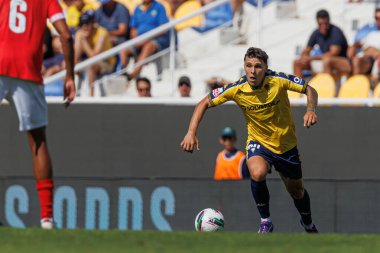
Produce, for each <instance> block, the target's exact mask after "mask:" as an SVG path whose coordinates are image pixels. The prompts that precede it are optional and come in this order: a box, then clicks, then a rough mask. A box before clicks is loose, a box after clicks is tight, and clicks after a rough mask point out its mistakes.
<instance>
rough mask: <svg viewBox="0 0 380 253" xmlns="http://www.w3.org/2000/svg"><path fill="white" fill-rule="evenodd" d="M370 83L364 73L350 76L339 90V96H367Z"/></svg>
mask: <svg viewBox="0 0 380 253" xmlns="http://www.w3.org/2000/svg"><path fill="white" fill-rule="evenodd" d="M369 94H370V83H369V80H368V78H367V77H366V76H365V75H355V76H352V77H350V78H349V79H348V80H347V81H346V82H345V84H344V85H342V87H341V88H340V90H339V97H340V98H368V97H369Z"/></svg>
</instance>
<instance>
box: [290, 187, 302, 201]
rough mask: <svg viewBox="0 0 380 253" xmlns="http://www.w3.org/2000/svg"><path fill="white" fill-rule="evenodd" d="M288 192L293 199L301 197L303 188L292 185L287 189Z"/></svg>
mask: <svg viewBox="0 0 380 253" xmlns="http://www.w3.org/2000/svg"><path fill="white" fill-rule="evenodd" d="M289 193H290V195H291V196H292V198H294V199H302V198H303V195H304V193H305V189H304V188H303V187H293V188H290V189H289Z"/></svg>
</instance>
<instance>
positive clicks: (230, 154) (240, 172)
mask: <svg viewBox="0 0 380 253" xmlns="http://www.w3.org/2000/svg"><path fill="white" fill-rule="evenodd" d="M236 140H237V138H236V132H235V130H234V129H232V128H231V127H226V128H224V129H223V130H222V134H221V136H220V139H219V142H220V144H221V145H222V146H223V150H222V151H220V152H219V154H218V156H217V158H216V164H215V172H214V179H215V180H239V179H244V178H249V171H248V167H247V161H246V159H245V154H244V152H242V151H240V150H238V149H237V148H236V147H235V143H236Z"/></svg>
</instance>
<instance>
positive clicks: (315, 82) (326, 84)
mask: <svg viewBox="0 0 380 253" xmlns="http://www.w3.org/2000/svg"><path fill="white" fill-rule="evenodd" d="M309 85H310V86H311V87H313V88H314V89H315V90H316V91H317V92H318V97H319V98H333V97H334V96H335V81H334V78H333V77H332V76H331V75H329V74H326V73H320V74H317V75H316V76H314V77H313V78H312V79H311V80H310V82H309Z"/></svg>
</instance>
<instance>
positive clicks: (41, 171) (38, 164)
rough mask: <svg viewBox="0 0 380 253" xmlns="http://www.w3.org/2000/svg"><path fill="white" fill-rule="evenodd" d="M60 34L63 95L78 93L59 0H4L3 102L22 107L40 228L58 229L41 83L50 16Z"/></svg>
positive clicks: (0, 14) (0, 45)
mask: <svg viewBox="0 0 380 253" xmlns="http://www.w3.org/2000/svg"><path fill="white" fill-rule="evenodd" d="M47 19H49V20H50V22H51V23H52V24H53V25H54V27H55V29H56V30H57V31H58V33H59V34H60V38H61V42H62V47H63V52H64V58H65V63H66V78H65V81H64V99H65V106H66V107H67V106H68V105H69V104H70V103H71V102H72V101H73V100H74V97H75V83H74V49H73V42H72V38H71V35H70V32H69V29H68V27H67V25H66V23H65V19H64V15H63V12H62V9H61V7H60V6H59V4H58V1H57V0H0V31H1V32H0V102H1V100H2V99H6V100H8V101H9V102H10V104H11V105H13V106H14V107H15V109H16V111H17V114H18V118H19V121H20V127H19V129H20V131H26V133H27V136H28V141H29V145H30V148H31V151H32V155H33V169H34V177H35V178H36V181H37V183H36V185H37V191H38V196H39V199H40V207H41V211H40V214H41V215H40V216H41V217H40V218H41V227H42V228H45V229H50V228H53V207H52V206H53V187H54V184H53V179H52V164H51V160H50V156H49V151H48V148H47V144H46V135H45V128H46V125H47V123H48V120H47V104H46V100H45V94H44V87H43V85H42V76H41V66H42V56H43V54H42V51H43V50H42V48H43V40H44V33H45V28H46V20H47Z"/></svg>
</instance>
